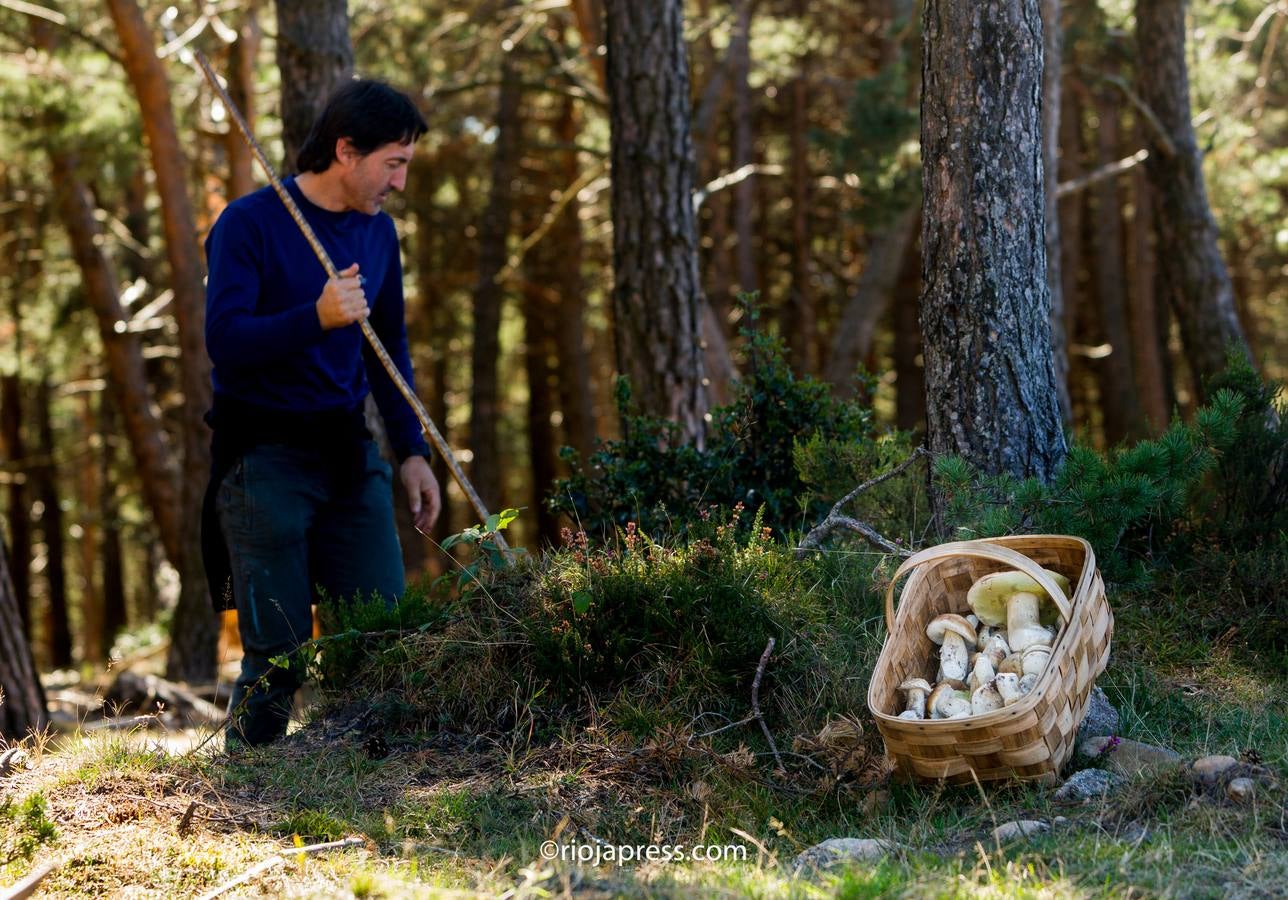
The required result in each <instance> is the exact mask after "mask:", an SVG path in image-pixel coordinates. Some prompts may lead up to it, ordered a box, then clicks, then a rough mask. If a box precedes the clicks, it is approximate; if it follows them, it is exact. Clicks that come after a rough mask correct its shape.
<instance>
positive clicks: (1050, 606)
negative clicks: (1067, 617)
mask: <svg viewBox="0 0 1288 900" xmlns="http://www.w3.org/2000/svg"><path fill="white" fill-rule="evenodd" d="M1043 571H1045V572H1046V573H1047V574H1048V575H1050V576H1051V578H1052V579H1053V580H1054V581H1055V583H1056V584H1058V585H1059V586H1060V589H1061V590H1062V591H1064V594H1065V596H1068V594H1069V579H1067V578H1065V577H1064V576H1063V575H1061V574H1060V573H1059V572H1052V571H1051V570H1050V569H1045V570H1043ZM966 602H967V603H969V604H970V608H971V609H972V610H974V611H975V615H977V616H979V620H980V621H981V622H984V623H986V624H988V625H1001V624H1003V623H1005V625H1006V642H1007V643H1008V644H1009V645H1010V647H1011V649H1012V650H1014V651H1015V652H1017V653H1018V652H1019V651H1021V650H1023V649H1024V648H1025V647H1028V646H1029V645H1031V644H1036V643H1049V642H1050V641H1049V639H1050V632H1048V631H1047V630H1046V629H1045V628H1043V627H1042V625H1043V624H1055V623H1056V622H1057V621H1059V615H1060V611H1059V608H1058V607H1056V605H1055V602H1054V601H1052V599H1051V598H1050V597H1049V596H1048V595H1047V592H1046V591H1045V590H1044V589H1043V588H1042V586H1041V585H1040V584H1038V583H1037V582H1036V581H1034V580H1033V579H1032V578H1030V577H1029V576H1028V575H1025V574H1024V573H1023V572H1015V571H1010V572H994V573H993V574H992V575H985V576H984V577H983V578H981V579H979V581H976V582H975V583H974V584H973V585H971V588H970V590H969V591H967V593H966Z"/></svg>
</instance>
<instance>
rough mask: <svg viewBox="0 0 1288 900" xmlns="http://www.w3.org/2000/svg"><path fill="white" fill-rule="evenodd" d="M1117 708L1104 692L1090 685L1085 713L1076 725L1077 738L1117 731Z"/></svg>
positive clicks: (1115, 732)
mask: <svg viewBox="0 0 1288 900" xmlns="http://www.w3.org/2000/svg"><path fill="white" fill-rule="evenodd" d="M1118 724H1119V716H1118V710H1117V709H1115V708H1114V705H1113V704H1112V703H1110V702H1109V698H1108V697H1106V696H1105V692H1104V691H1102V690H1101V689H1100V688H1099V687H1092V689H1091V699H1090V702H1088V703H1087V714H1086V715H1085V716H1084V717H1083V719H1082V724H1081V725H1079V726H1078V737H1079V739H1082V738H1086V737H1099V736H1102V735H1109V734H1117V733H1118Z"/></svg>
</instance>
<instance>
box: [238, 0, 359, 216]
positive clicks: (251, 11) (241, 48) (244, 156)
mask: <svg viewBox="0 0 1288 900" xmlns="http://www.w3.org/2000/svg"><path fill="white" fill-rule="evenodd" d="M346 33H347V32H346ZM262 34H263V32H262V31H261V29H260V27H259V16H258V13H257V12H256V10H255V7H254V6H250V7H248V8H247V9H246V10H245V11H244V12H243V13H242V20H241V24H240V25H239V26H238V28H237V39H236V40H235V41H233V42H232V43H231V44H229V45H228V96H229V97H231V98H232V100H233V103H236V104H237V108H238V109H239V110H240V111H241V114H242V118H244V119H245V120H246V124H248V125H249V126H250V130H251V133H252V134H254V132H255V59H256V57H258V56H259V44H260V38H261V36H262ZM229 119H230V120H231V116H230V117H229ZM224 147H225V152H226V153H227V154H228V199H229V200H230V201H231V200H235V199H237V198H238V197H242V196H245V195H246V194H249V193H250V192H251V191H253V190H255V176H254V159H253V158H252V155H251V150H250V147H249V146H248V145H247V143H246V140H245V138H243V137H242V135H241V132H240V131H239V130H238V129H237V127H236V126H235V125H233V124H232V123H231V121H230V122H229V125H228V136H227V138H226V139H225V141H224Z"/></svg>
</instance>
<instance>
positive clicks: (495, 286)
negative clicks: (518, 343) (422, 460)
mask: <svg viewBox="0 0 1288 900" xmlns="http://www.w3.org/2000/svg"><path fill="white" fill-rule="evenodd" d="M514 55H515V54H514V52H513V51H511V52H507V53H505V54H503V56H502V57H501V88H500V92H499V96H498V100H497V110H496V128H497V131H496V141H495V143H494V144H493V150H492V184H491V187H490V188H489V189H488V199H487V207H486V208H485V209H484V210H483V220H482V222H480V223H479V280H478V284H476V285H475V287H474V345H473V349H472V350H471V352H470V373H471V378H470V452H472V453H473V454H474V461H473V463H472V465H471V467H470V476H471V480H472V481H473V482H474V488H475V490H477V491H478V494H479V497H480V498H481V499H482V500H483V505H484V506H486V507H487V508H488V509H489V510H490V509H492V508H493V507H495V506H496V504H497V501H498V500H499V499H500V497H501V496H502V494H503V491H502V471H501V447H500V440H499V438H498V436H497V423H498V421H499V419H500V416H501V410H500V388H499V386H498V385H497V366H498V363H499V361H500V355H501V342H500V329H501V303H502V300H503V299H504V297H505V290H504V288H503V286H502V285H501V284H499V283H497V280H496V276H497V274H498V273H499V272H500V271H501V269H502V268H503V267H504V266H505V262H506V258H507V249H506V246H507V243H508V241H509V238H510V218H511V213H512V212H513V208H514V193H515V191H514V184H513V182H514V179H515V176H516V174H517V172H518V169H519V149H520V140H521V131H522V127H523V123H522V119H521V116H520V111H519V105H520V103H521V102H522V99H523V88H522V86H521V85H520V83H519V74H518V72H517V71H516V70H515V65H516V62H517V61H516V60H515V59H514Z"/></svg>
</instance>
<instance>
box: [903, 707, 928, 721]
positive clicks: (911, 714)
mask: <svg viewBox="0 0 1288 900" xmlns="http://www.w3.org/2000/svg"><path fill="white" fill-rule="evenodd" d="M897 718H900V719H924V718H925V716H919V715H917V711H916V710H915V709H905V710H904V711H903V712H901V713H899V715H898V716H897Z"/></svg>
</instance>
